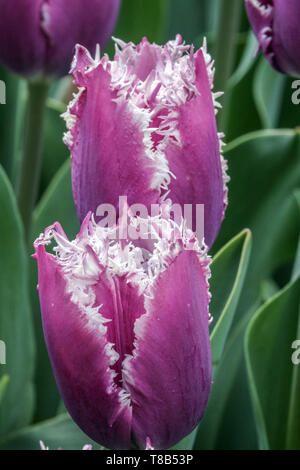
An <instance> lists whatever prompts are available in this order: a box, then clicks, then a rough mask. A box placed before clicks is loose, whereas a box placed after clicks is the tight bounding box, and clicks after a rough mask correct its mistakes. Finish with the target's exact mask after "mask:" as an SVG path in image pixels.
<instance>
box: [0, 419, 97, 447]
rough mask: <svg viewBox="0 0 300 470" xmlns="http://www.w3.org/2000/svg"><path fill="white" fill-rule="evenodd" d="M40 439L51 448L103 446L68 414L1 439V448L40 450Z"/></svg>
mask: <svg viewBox="0 0 300 470" xmlns="http://www.w3.org/2000/svg"><path fill="white" fill-rule="evenodd" d="M40 441H42V442H43V443H44V444H45V446H47V447H49V449H50V450H56V449H58V448H61V449H62V450H81V449H82V447H83V446H84V445H86V444H92V446H93V449H94V450H101V447H100V446H99V445H98V444H96V443H95V442H93V441H92V440H91V439H89V438H88V437H87V435H86V434H84V433H83V432H82V431H81V430H80V429H79V428H78V426H76V424H75V423H74V421H73V420H72V419H71V418H70V416H69V415H68V414H63V415H60V416H57V417H56V418H53V419H49V420H47V421H43V422H42V423H38V424H36V425H34V426H28V427H27V428H24V429H21V430H20V431H18V432H17V433H14V434H11V435H10V436H7V437H6V438H5V439H2V440H0V450H4V449H5V450H39V449H40Z"/></svg>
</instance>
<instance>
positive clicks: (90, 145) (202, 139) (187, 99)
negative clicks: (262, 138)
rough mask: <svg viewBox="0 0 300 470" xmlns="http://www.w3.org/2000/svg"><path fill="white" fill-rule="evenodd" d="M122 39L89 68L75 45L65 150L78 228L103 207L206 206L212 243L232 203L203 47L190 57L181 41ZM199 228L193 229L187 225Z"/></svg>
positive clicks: (82, 51) (89, 63)
mask: <svg viewBox="0 0 300 470" xmlns="http://www.w3.org/2000/svg"><path fill="white" fill-rule="evenodd" d="M115 41H116V44H117V45H116V55H115V59H114V60H113V61H110V60H109V59H108V57H107V56H106V55H105V56H104V57H102V59H101V60H100V59H99V58H98V57H97V58H96V59H95V60H93V59H92V58H91V56H90V55H89V53H88V51H87V50H86V49H85V48H84V47H82V46H77V48H76V55H75V58H74V62H73V66H72V73H73V77H74V81H75V84H76V85H77V86H78V88H79V90H80V91H79V93H78V95H77V96H76V97H75V99H74V100H73V102H72V103H71V104H70V106H69V110H68V112H67V113H66V121H67V126H68V129H69V132H68V133H67V134H66V137H65V142H66V143H67V145H68V146H69V148H70V151H71V156H72V183H73V195H74V200H75V205H76V209H77V214H78V217H79V219H80V221H82V220H83V219H84V217H85V215H86V214H87V212H88V211H90V210H91V211H92V212H94V213H96V210H97V207H98V206H99V205H100V204H112V205H114V206H115V207H117V205H118V198H119V196H127V198H128V204H129V205H130V206H131V205H132V204H135V203H141V204H144V205H145V206H146V207H147V208H148V209H149V207H150V205H151V204H157V203H160V202H161V201H163V200H164V199H165V198H166V196H167V195H168V197H169V198H170V199H171V200H172V202H173V203H174V204H180V205H181V206H182V207H183V206H184V204H189V205H192V206H193V207H194V209H195V205H196V204H203V205H204V212H205V214H204V215H205V242H206V244H207V245H208V246H209V247H210V246H211V245H212V243H213V241H214V240H215V238H216V236H217V234H218V231H219V228H220V225H221V222H222V219H223V217H224V211H225V207H226V205H227V188H226V182H227V181H228V177H227V175H226V168H227V167H226V162H225V161H224V160H223V157H222V156H221V153H220V148H221V146H222V142H221V137H222V136H221V135H220V134H219V135H218V132H217V126H216V118H215V108H216V107H218V103H217V102H216V99H217V97H218V96H220V94H218V93H216V94H214V93H212V86H213V75H214V69H213V62H212V60H211V57H210V56H209V55H208V54H207V52H206V46H205V45H204V47H203V48H202V49H200V50H198V51H197V52H196V53H194V49H193V46H188V45H185V44H184V43H183V42H182V38H181V37H180V36H179V35H178V36H177V37H176V40H174V41H170V42H168V43H167V44H166V45H164V46H162V47H161V46H158V45H156V44H150V43H149V42H148V40H147V39H145V38H144V39H143V40H142V42H141V43H140V44H139V45H138V46H135V45H134V44H132V43H129V44H125V43H124V42H122V41H120V40H115ZM190 228H193V229H194V227H190Z"/></svg>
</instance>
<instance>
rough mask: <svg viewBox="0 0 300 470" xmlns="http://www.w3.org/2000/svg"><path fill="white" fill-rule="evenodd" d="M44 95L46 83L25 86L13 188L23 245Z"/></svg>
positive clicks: (35, 175)
mask: <svg viewBox="0 0 300 470" xmlns="http://www.w3.org/2000/svg"><path fill="white" fill-rule="evenodd" d="M47 94H48V85H47V84H46V82H28V109H27V122H26V128H25V140H24V147H23V155H22V162H21V168H20V173H19V181H18V188H17V199H18V205H19V209H20V214H21V217H22V220H23V224H24V231H25V238H26V240H27V241H29V238H30V231H31V222H32V213H33V208H34V205H35V202H36V197H37V192H38V187H39V180H40V169H41V151H42V144H43V132H44V121H45V110H46V106H45V104H46V99H47Z"/></svg>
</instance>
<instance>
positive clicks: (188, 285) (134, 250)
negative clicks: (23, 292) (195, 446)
mask: <svg viewBox="0 0 300 470" xmlns="http://www.w3.org/2000/svg"><path fill="white" fill-rule="evenodd" d="M119 220H120V219H119ZM137 221H139V224H138V227H143V225H144V223H145V222H147V224H148V225H147V227H146V228H145V229H143V230H144V232H141V233H151V239H146V238H145V239H144V238H143V237H142V238H141V239H139V240H136V241H135V242H133V241H132V240H131V241H130V240H129V239H126V240H125V239H119V238H118V237H117V238H114V236H115V235H114V233H115V230H117V231H118V232H119V233H121V232H123V225H124V222H122V219H121V221H120V222H119V225H117V226H116V228H102V227H100V226H99V224H98V225H97V224H96V223H95V222H94V220H93V218H91V216H90V214H88V216H87V217H86V219H85V220H84V222H83V224H82V226H81V230H80V233H79V234H78V236H77V237H76V239H75V240H74V241H72V242H70V241H69V240H68V238H67V237H66V235H65V233H64V231H63V229H62V228H61V226H60V225H59V224H58V223H56V224H54V225H53V226H51V227H49V228H48V229H46V230H45V232H44V233H43V234H41V235H40V237H39V238H38V240H36V242H35V250H36V253H35V255H34V256H35V257H36V259H37V261H38V276H39V286H38V290H39V296H40V302H41V310H42V320H43V328H44V334H45V340H46V344H47V348H48V352H49V356H50V359H51V363H52V367H53V370H54V374H55V377H56V381H57V384H58V387H59V390H60V393H61V395H62V397H63V400H64V403H65V405H66V407H67V409H68V411H69V413H70V414H71V416H72V418H73V419H74V421H75V422H76V423H77V424H78V425H79V426H80V427H81V429H82V430H83V431H84V432H85V433H86V434H87V435H88V436H89V437H90V438H91V439H93V440H94V441H96V442H98V443H99V444H102V445H104V446H105V447H107V448H113V449H129V448H135V447H138V448H144V449H145V448H146V447H147V448H148V449H150V448H151V446H153V447H154V448H156V449H160V448H169V447H171V446H172V445H174V444H175V443H176V442H178V441H179V440H180V439H182V438H183V437H184V436H186V435H187V434H189V433H190V432H191V431H192V430H193V429H194V428H195V427H196V426H197V424H198V423H199V421H200V419H201V417H202V415H203V413H204V410H205V408H206V404H207V400H208V397H209V393H210V387H211V377H212V375H211V374H212V371H211V350H210V340H209V311H208V305H209V300H210V294H209V291H208V287H209V286H208V277H209V274H210V270H209V263H210V259H209V257H208V256H207V254H206V251H207V250H206V248H205V247H200V245H199V243H198V241H197V239H196V238H195V236H194V235H193V233H192V232H191V231H189V230H187V229H186V228H185V224H182V225H181V226H178V225H176V224H175V222H173V221H172V220H170V218H168V219H165V218H164V217H162V216H161V215H158V216H155V217H152V218H151V217H149V218H148V219H147V220H146V219H141V218H137V217H135V218H130V220H129V224H128V231H129V229H131V230H132V229H133V228H135V227H136V222H137ZM141 230H142V229H141ZM53 240H55V242H56V245H57V246H56V248H55V249H54V251H55V253H56V255H53V254H49V253H48V252H47V251H46V250H45V245H48V244H49V243H50V242H51V241H53Z"/></svg>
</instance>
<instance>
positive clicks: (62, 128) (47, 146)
mask: <svg viewBox="0 0 300 470" xmlns="http://www.w3.org/2000/svg"><path fill="white" fill-rule="evenodd" d="M65 110H66V106H65V105H64V104H63V103H61V102H59V101H56V100H54V99H50V98H49V99H48V100H47V108H46V121H45V137H44V145H43V155H42V170H41V182H40V194H43V193H44V191H45V190H46V189H47V188H48V186H49V184H50V182H51V180H52V178H53V177H54V176H55V175H56V173H57V172H58V170H59V169H60V168H61V166H62V165H63V163H64V162H65V161H66V160H67V159H69V155H70V152H69V149H68V147H67V146H66V145H65V144H64V143H63V140H62V138H63V134H64V132H66V123H65V121H64V120H63V118H62V117H61V115H62V113H64V112H65Z"/></svg>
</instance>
